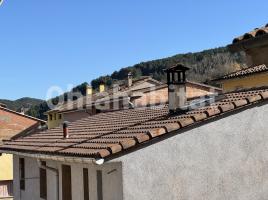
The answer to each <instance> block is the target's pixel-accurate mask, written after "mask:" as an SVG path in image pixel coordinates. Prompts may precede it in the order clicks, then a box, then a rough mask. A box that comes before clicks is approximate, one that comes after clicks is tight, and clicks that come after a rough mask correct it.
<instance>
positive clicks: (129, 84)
mask: <svg viewBox="0 0 268 200" xmlns="http://www.w3.org/2000/svg"><path fill="white" fill-rule="evenodd" d="M127 82H128V87H131V86H132V83H133V74H132V73H131V72H129V73H128V77H127Z"/></svg>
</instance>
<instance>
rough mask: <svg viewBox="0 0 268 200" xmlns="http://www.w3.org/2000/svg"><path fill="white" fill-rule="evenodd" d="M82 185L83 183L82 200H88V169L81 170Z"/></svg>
mask: <svg viewBox="0 0 268 200" xmlns="http://www.w3.org/2000/svg"><path fill="white" fill-rule="evenodd" d="M83 183H84V200H89V190H88V169H87V168H84V169H83Z"/></svg>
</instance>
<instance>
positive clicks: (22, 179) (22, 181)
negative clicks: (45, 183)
mask: <svg viewBox="0 0 268 200" xmlns="http://www.w3.org/2000/svg"><path fill="white" fill-rule="evenodd" d="M19 173H20V189H21V190H25V161H24V158H20V160H19Z"/></svg>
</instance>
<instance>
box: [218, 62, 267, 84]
mask: <svg viewBox="0 0 268 200" xmlns="http://www.w3.org/2000/svg"><path fill="white" fill-rule="evenodd" d="M267 71H268V67H267V66H266V65H258V66H254V67H248V68H245V69H241V70H239V71H236V72H233V73H230V74H227V75H225V76H223V77H221V78H218V79H215V80H214V81H218V80H226V79H232V78H239V77H243V76H249V75H253V74H256V73H261V72H267Z"/></svg>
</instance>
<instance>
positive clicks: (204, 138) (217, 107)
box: [0, 67, 268, 200]
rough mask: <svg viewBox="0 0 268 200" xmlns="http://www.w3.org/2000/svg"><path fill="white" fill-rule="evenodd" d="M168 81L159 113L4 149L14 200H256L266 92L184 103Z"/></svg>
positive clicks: (109, 117) (263, 166) (60, 131)
mask: <svg viewBox="0 0 268 200" xmlns="http://www.w3.org/2000/svg"><path fill="white" fill-rule="evenodd" d="M167 73H168V76H169V77H170V79H168V88H169V90H168V97H169V102H168V104H163V105H158V106H153V107H139V108H134V109H125V110H118V111H111V112H106V113H99V114H96V115H91V116H87V117H84V118H82V119H80V120H76V121H74V122H71V123H69V124H68V126H67V124H64V126H63V127H57V128H52V129H49V130H46V131H36V132H35V133H33V134H31V135H28V136H25V137H22V138H17V139H13V140H12V139H11V140H9V141H6V142H5V143H4V144H3V145H2V146H0V152H3V153H12V154H14V177H15V178H14V191H15V193H14V195H15V199H18V200H39V199H40V200H41V199H48V200H89V199H90V200H137V199H141V200H152V199H153V200H163V199H167V200H200V199H206V200H208V199H213V200H214V199H222V200H226V199H233V200H237V199H243V200H252V199H265V198H266V197H267V189H266V188H268V182H267V178H268V177H267V167H268V166H267V163H268V157H267V154H268V150H267V145H268V140H267V134H266V132H267V129H268V124H267V123H266V122H267V120H268V117H267V111H268V104H267V103H268V89H264V88H262V89H250V90H248V91H243V92H233V93H226V94H221V95H219V96H217V97H216V98H215V99H214V98H212V97H206V98H205V99H200V100H194V101H187V98H186V89H187V88H186V79H185V70H184V68H183V69H180V68H179V67H174V68H172V70H170V71H168V72H167ZM175 74H178V75H177V76H175ZM177 91H181V92H177Z"/></svg>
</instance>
